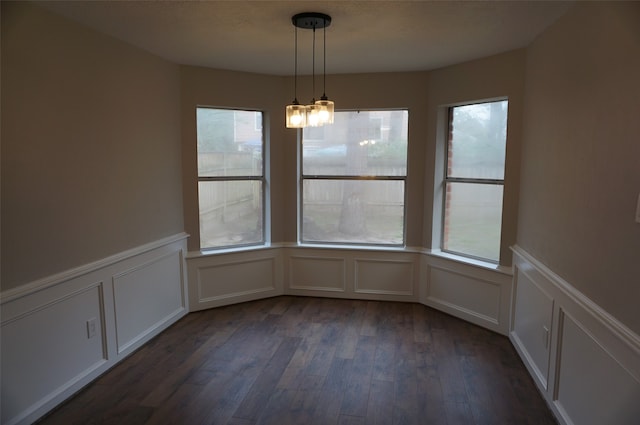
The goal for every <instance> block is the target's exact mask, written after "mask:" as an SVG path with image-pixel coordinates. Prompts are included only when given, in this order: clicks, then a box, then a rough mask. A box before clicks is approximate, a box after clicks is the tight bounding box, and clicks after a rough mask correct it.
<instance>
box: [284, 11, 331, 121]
mask: <svg viewBox="0 0 640 425" xmlns="http://www.w3.org/2000/svg"><path fill="white" fill-rule="evenodd" d="M291 22H292V23H293V25H294V27H295V68H294V99H293V102H292V103H291V104H289V105H287V106H286V108H285V114H286V126H287V128H304V127H319V126H322V125H325V124H332V123H333V115H334V103H333V101H331V100H329V99H328V98H327V95H326V90H325V89H326V76H327V72H326V69H327V68H326V63H327V48H326V40H327V39H326V28H327V27H328V26H329V25H330V24H331V16H329V15H325V14H324V13H317V12H304V13H298V14H297V15H294V16H292V17H291ZM298 28H302V29H310V30H313V49H312V85H313V91H312V92H313V96H314V97H315V78H316V76H315V67H316V64H315V60H316V58H315V56H316V29H323V51H324V53H323V94H322V97H321V98H320V100H315V98H313V99H311V103H309V104H308V105H301V104H300V103H299V102H298V98H297V91H298Z"/></svg>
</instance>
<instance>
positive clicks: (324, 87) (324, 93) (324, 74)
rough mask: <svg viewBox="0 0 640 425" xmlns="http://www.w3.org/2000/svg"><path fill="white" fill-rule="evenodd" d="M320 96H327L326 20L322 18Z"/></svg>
mask: <svg viewBox="0 0 640 425" xmlns="http://www.w3.org/2000/svg"><path fill="white" fill-rule="evenodd" d="M322 50H323V58H322V98H323V99H324V98H326V97H327V21H326V20H324V29H323V30H322Z"/></svg>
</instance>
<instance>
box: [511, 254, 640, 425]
mask: <svg viewBox="0 0 640 425" xmlns="http://www.w3.org/2000/svg"><path fill="white" fill-rule="evenodd" d="M511 249H512V251H513V252H514V267H515V268H516V269H517V271H518V273H516V275H515V276H514V296H513V298H512V312H511V315H512V319H511V330H510V333H509V338H510V340H511V342H512V343H513V345H514V346H515V348H516V351H517V352H518V354H519V355H520V357H521V358H522V360H523V362H524V363H525V366H526V367H527V369H528V370H529V373H530V374H531V376H532V377H533V378H534V382H536V384H537V386H538V389H539V390H540V392H541V393H542V395H543V397H544V398H545V400H546V402H547V404H548V405H549V407H550V408H551V409H552V411H553V412H554V413H555V415H556V417H557V419H558V421H559V423H560V424H563V425H571V424H573V423H578V422H580V423H582V422H584V420H585V418H592V417H593V418H595V419H593V421H591V422H589V423H592V422H593V423H614V422H615V423H625V424H626V423H629V424H631V423H634V424H635V423H636V419H637V417H638V415H639V414H640V407H638V405H637V403H636V404H634V403H633V402H631V400H637V399H639V398H638V397H639V396H640V336H638V335H637V334H635V333H634V332H633V331H632V330H630V329H629V328H628V327H627V326H626V325H624V324H623V323H621V322H620V321H619V320H618V319H616V318H615V317H613V316H612V315H611V314H610V313H608V312H607V311H605V310H604V309H603V308H602V307H600V306H599V305H597V304H596V303H595V302H594V301H592V300H591V299H589V298H588V297H587V296H586V295H584V294H583V293H582V292H580V291H579V290H578V289H577V288H576V287H574V286H572V285H571V284H569V283H568V282H567V281H565V280H564V279H562V278H561V277H560V276H558V275H557V274H556V273H554V272H553V271H551V270H550V269H549V268H548V267H546V266H545V265H544V264H542V262H540V261H539V260H537V259H536V258H534V257H533V256H532V255H531V254H529V253H528V252H526V251H525V250H524V249H523V248H521V247H519V246H514V247H512V248H511ZM518 276H522V277H524V278H526V279H522V282H521V281H520V279H518ZM525 282H526V285H530V286H532V287H535V288H536V290H538V291H540V292H541V293H543V294H544V295H545V296H547V297H548V298H549V300H550V301H551V309H550V310H549V311H542V310H539V308H542V307H543V306H539V307H536V310H535V311H530V312H529V313H528V315H527V313H526V311H527V307H524V303H527V304H526V305H527V306H528V305H529V303H530V302H531V300H522V299H521V300H518V299H517V296H516V293H517V292H518V291H520V289H521V286H522V285H524V284H525ZM523 311H524V312H523ZM523 315H527V316H526V317H525V316H523ZM533 316H537V318H536V317H533ZM516 317H519V318H520V319H519V320H522V321H532V320H535V322H531V323H533V324H534V325H536V324H537V326H541V325H545V324H546V325H549V324H550V326H549V327H550V344H549V346H548V358H549V365H548V372H547V379H546V380H545V379H542V377H541V376H540V374H541V373H542V372H543V371H539V370H537V366H538V365H536V363H535V361H534V360H533V358H532V353H534V352H540V350H541V344H542V343H543V342H542V341H540V340H536V338H535V337H533V338H531V337H530V338H528V339H527V338H523V337H522V336H523V335H519V333H518V331H517V330H516V329H515V328H514V323H515V322H514V320H515V318H516ZM567 323H571V327H570V332H569V330H568V329H567ZM545 349H547V348H546V347H545ZM576 364H577V365H578V369H576V367H573V369H571V370H570V371H569V372H567V371H566V369H564V368H566V367H571V366H573V365H576ZM587 365H588V366H587ZM585 383H589V385H585ZM609 386H611V388H617V389H620V391H621V392H620V394H618V395H616V393H611V392H610V388H609ZM563 389H564V391H563ZM622 395H624V397H621V396H622Z"/></svg>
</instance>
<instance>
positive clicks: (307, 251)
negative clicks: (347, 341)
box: [284, 246, 420, 302]
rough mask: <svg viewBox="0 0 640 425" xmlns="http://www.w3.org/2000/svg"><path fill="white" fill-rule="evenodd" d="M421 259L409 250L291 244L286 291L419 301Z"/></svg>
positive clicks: (293, 293) (300, 293)
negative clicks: (294, 245) (292, 245)
mask: <svg viewBox="0 0 640 425" xmlns="http://www.w3.org/2000/svg"><path fill="white" fill-rule="evenodd" d="M419 259H420V256H419V253H418V252H413V251H407V250H375V249H362V250H360V249H354V248H349V249H343V248H333V247H326V248H324V247H323V248H316V247H304V246H296V247H289V248H286V249H285V253H284V262H285V267H284V269H285V276H284V278H285V284H284V293H285V294H288V295H302V296H317V297H333V298H350V299H375V300H386V301H411V302H417V301H418V284H419V282H418V278H419V275H420V273H419V268H420V262H419Z"/></svg>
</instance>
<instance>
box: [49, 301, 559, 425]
mask: <svg viewBox="0 0 640 425" xmlns="http://www.w3.org/2000/svg"><path fill="white" fill-rule="evenodd" d="M41 423H42V424H45V425H54V424H64V425H69V424H83V425H84V424H119V425H126V424H228V425H257V424H278V425H285V424H305V425H306V424H318V425H332V424H336V425H359V424H382V425H394V424H434V425H440V424H442V425H458V424H461V425H467V424H491V425H499V424H518V425H520V424H540V425H544V424H556V421H555V419H554V417H553V415H552V413H551V411H550V410H549V409H548V407H547V406H546V404H545V403H544V401H543V399H542V397H541V395H540V394H539V393H538V391H537V390H536V388H535V386H534V383H533V381H532V379H531V377H530V376H529V375H528V373H527V371H526V370H525V367H524V365H523V364H522V362H521V361H520V359H519V358H518V356H517V354H516V352H515V350H514V349H513V347H512V346H511V344H510V342H509V340H508V339H507V338H506V337H504V336H501V335H498V334H495V333H492V332H490V331H487V330H485V329H482V328H479V327H476V326H474V325H471V324H469V323H466V322H464V321H461V320H458V319H456V318H453V317H451V316H448V315H446V314H444V313H440V312H438V311H436V310H433V309H430V308H428V307H425V306H423V305H420V304H410V303H393V302H378V301H355V300H337V299H325V298H305V297H289V296H282V297H276V298H271V299H266V300H260V301H254V302H248V303H243V304H237V305H233V306H227V307H221V308H217V309H212V310H207V311H202V312H196V313H191V314H189V315H187V316H186V317H184V318H183V319H182V320H180V321H179V322H177V323H176V324H174V325H173V326H172V327H170V328H169V329H168V330H166V331H165V332H164V333H162V334H161V335H159V336H158V337H156V338H155V339H153V340H152V341H150V342H149V343H147V344H146V345H145V346H143V347H142V348H141V349H139V350H138V351H136V352H135V353H133V354H132V355H131V356H129V357H128V358H127V359H125V360H123V361H122V362H121V363H119V364H118V365H116V366H115V367H114V368H113V369H111V370H110V371H109V372H107V373H106V374H104V375H103V376H101V377H100V378H98V379H97V380H96V381H94V382H93V383H92V384H90V385H89V386H88V387H86V388H85V389H83V390H82V391H81V392H79V393H78V394H77V395H76V396H75V397H73V398H72V399H70V400H69V401H67V402H66V403H64V404H63V405H62V406H61V407H59V408H58V409H57V410H55V411H53V412H52V413H51V414H50V415H48V416H47V417H45V418H44V419H43V420H42V421H41Z"/></svg>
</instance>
